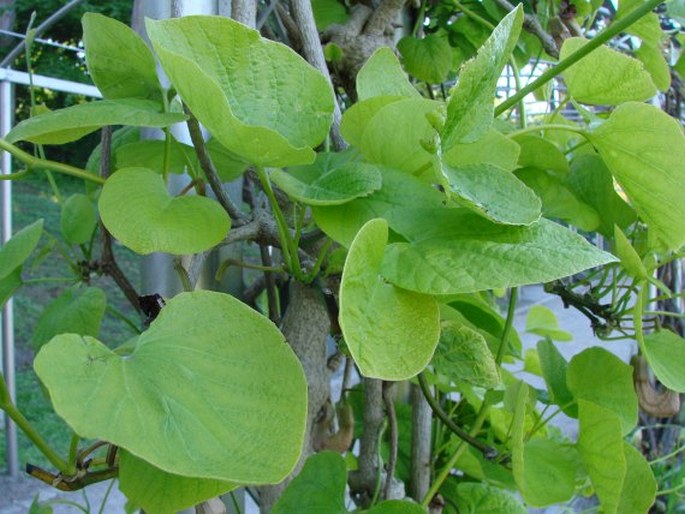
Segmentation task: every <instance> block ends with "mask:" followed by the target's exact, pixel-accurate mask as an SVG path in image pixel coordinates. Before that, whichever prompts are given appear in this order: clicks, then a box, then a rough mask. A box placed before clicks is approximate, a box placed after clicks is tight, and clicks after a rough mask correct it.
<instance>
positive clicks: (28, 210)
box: [0, 175, 140, 469]
mask: <svg viewBox="0 0 685 514" xmlns="http://www.w3.org/2000/svg"><path fill="white" fill-rule="evenodd" d="M56 179H57V183H58V186H59V189H60V193H61V195H62V197H63V198H67V197H68V196H70V195H71V194H74V193H83V192H84V186H83V183H82V182H81V181H78V180H74V179H71V178H70V177H61V176H60V177H56ZM12 198H13V206H12V207H13V208H12V213H13V227H14V231H15V232H16V231H17V230H19V229H21V228H23V227H24V226H26V225H28V224H30V223H32V222H33V221H35V220H36V219H37V218H43V219H44V220H45V231H46V232H48V233H49V234H51V235H53V236H56V237H59V235H60V204H59V203H58V201H57V199H56V197H55V195H54V194H53V193H52V190H51V188H50V186H49V184H48V183H47V181H46V180H45V178H44V177H42V176H40V175H33V176H30V178H28V179H26V180H22V181H17V182H14V183H13V195H12ZM48 241H49V238H48V237H45V236H43V238H42V239H41V245H39V249H40V246H42V245H44V244H46V243H47V242H48ZM95 247H97V244H96V245H95ZM71 250H72V253H73V254H74V255H75V256H78V255H79V249H78V248H72V249H71ZM114 252H115V255H116V256H117V261H118V262H119V265H120V266H121V268H122V269H123V271H124V273H126V275H127V276H128V277H129V279H130V280H131V282H132V283H133V284H134V285H137V284H138V283H139V281H140V275H139V269H138V268H139V257H138V256H136V255H135V254H133V253H132V252H130V251H129V250H127V249H126V248H123V247H121V246H119V245H116V244H115V247H114ZM34 264H35V265H32V264H29V265H27V266H25V269H24V274H23V277H24V279H32V278H45V277H65V276H70V275H71V271H70V268H69V264H68V262H67V261H66V260H65V259H64V257H63V256H62V255H60V253H59V252H57V251H56V250H55V249H54V248H53V250H52V251H51V252H50V253H49V254H48V255H47V257H46V258H44V259H41V260H40V261H39V262H36V263H34ZM91 285H93V286H97V287H100V288H102V289H103V290H104V291H105V293H106V295H107V302H108V305H110V306H112V307H114V308H115V309H117V310H118V311H120V312H122V313H124V314H125V315H126V316H128V317H129V318H130V319H131V320H133V321H134V322H135V323H136V324H139V323H138V316H137V314H136V313H135V311H134V310H133V308H132V307H131V306H130V305H129V304H128V302H127V300H126V299H125V297H124V295H123V294H122V293H121V291H120V290H119V289H118V288H117V286H116V285H115V284H114V282H113V281H112V280H111V279H109V278H108V277H98V276H94V277H92V278H91ZM66 287H69V283H64V282H62V283H48V284H35V285H33V284H32V285H25V286H23V287H22V288H21V289H20V290H19V291H18V292H17V294H16V295H15V297H14V322H15V349H16V357H17V358H16V367H17V405H18V406H19V408H20V410H21V411H22V412H23V413H24V415H25V416H26V417H27V418H28V419H29V421H31V422H32V423H33V424H34V425H35V426H36V428H37V429H38V431H39V432H40V433H41V434H42V436H43V437H44V438H45V439H46V440H47V441H48V442H49V443H50V444H51V445H52V446H53V448H55V449H56V450H57V451H58V452H59V453H60V454H63V455H64V456H66V454H67V452H68V448H69V441H70V438H71V431H70V429H69V428H68V427H67V425H66V424H65V423H64V421H62V420H61V419H60V418H59V417H58V416H57V415H56V414H55V413H54V412H53V410H52V407H51V405H50V401H49V399H48V398H47V395H46V394H45V392H44V391H43V389H42V388H41V386H40V383H39V381H38V378H37V377H36V375H35V373H34V372H33V370H32V367H31V363H32V361H33V353H34V352H33V344H32V339H33V331H34V328H35V326H36V322H37V321H38V318H39V316H40V314H41V312H42V311H43V309H44V308H45V307H46V306H47V305H48V304H49V303H50V302H51V301H52V300H53V299H55V298H56V297H57V296H59V295H60V294H61V292H62V291H63V290H64V289H65V288H66ZM131 336H132V332H131V330H130V328H129V327H128V326H127V325H126V324H125V323H124V322H123V321H121V320H120V319H118V318H117V317H115V316H113V315H112V314H110V313H109V312H107V313H106V314H105V317H104V319H103V321H102V325H101V327H100V334H99V339H100V340H101V341H103V342H105V343H108V344H110V345H114V344H115V343H120V342H123V341H125V340H127V339H129V338H130V337H131ZM3 431H4V427H0V469H2V467H3V464H4V463H5V462H6V461H5V452H6V445H5V437H4V432H3ZM19 458H20V463H21V465H25V464H26V463H27V462H30V463H32V464H35V465H38V466H41V467H45V468H46V469H50V465H49V463H48V462H47V460H46V459H45V458H44V457H43V455H42V454H41V453H40V452H38V450H36V448H35V447H34V446H33V445H32V444H31V442H30V441H29V440H28V439H27V438H26V437H25V436H24V435H23V434H21V433H20V434H19Z"/></svg>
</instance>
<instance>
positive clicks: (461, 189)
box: [442, 164, 542, 225]
mask: <svg viewBox="0 0 685 514" xmlns="http://www.w3.org/2000/svg"><path fill="white" fill-rule="evenodd" d="M442 170H443V174H444V175H445V176H446V177H447V179H448V180H449V185H450V190H451V191H452V192H454V193H456V194H457V195H458V196H459V199H460V200H461V203H463V204H464V205H465V206H466V207H468V208H469V209H471V210H473V211H475V212H477V213H478V214H480V215H481V216H483V217H485V218H487V219H489V220H491V221H494V222H495V223H502V224H506V225H532V224H533V223H535V222H536V221H538V220H539V219H540V208H541V205H542V204H541V202H540V198H538V196H537V195H536V194H535V193H534V192H533V190H531V189H530V188H529V187H528V186H526V185H525V184H524V183H523V182H521V181H520V180H519V179H518V178H516V175H514V174H513V173H511V172H510V171H506V170H503V169H501V168H498V167H496V166H492V165H490V164H472V165H469V166H463V167H460V168H452V167H450V166H446V165H443V168H442Z"/></svg>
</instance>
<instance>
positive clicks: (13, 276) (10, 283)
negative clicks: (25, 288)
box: [0, 266, 24, 306]
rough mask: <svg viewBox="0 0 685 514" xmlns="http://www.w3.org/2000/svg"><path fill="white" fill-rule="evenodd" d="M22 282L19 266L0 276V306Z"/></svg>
mask: <svg viewBox="0 0 685 514" xmlns="http://www.w3.org/2000/svg"><path fill="white" fill-rule="evenodd" d="M23 283H24V282H23V281H22V279H21V266H19V267H17V268H15V269H14V270H12V271H10V272H9V273H6V274H5V276H3V277H2V278H0V306H3V305H5V302H6V301H7V300H9V299H10V298H11V297H12V295H13V294H14V292H15V291H16V290H17V289H19V288H20V287H21V286H22V284H23Z"/></svg>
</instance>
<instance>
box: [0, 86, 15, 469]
mask: <svg viewBox="0 0 685 514" xmlns="http://www.w3.org/2000/svg"><path fill="white" fill-rule="evenodd" d="M13 114H14V85H13V84H12V83H11V82H9V81H6V80H3V81H2V82H0V136H4V135H5V134H7V133H8V132H9V131H10V128H11V127H12V118H13ZM1 159H2V160H1V163H2V173H3V174H5V175H7V174H9V173H12V156H11V155H10V154H9V152H3V153H2V158H1ZM0 207H1V208H2V222H1V229H2V230H1V232H2V244H3V245H4V244H5V243H6V242H7V241H8V240H9V238H10V237H12V181H11V180H3V181H1V183H0ZM14 371H15V370H14V310H13V305H12V299H11V298H10V299H9V300H7V303H6V304H5V306H4V308H3V309H2V372H3V375H4V377H5V382H7V388H8V390H9V393H10V398H11V399H12V401H16V381H15V374H14ZM5 441H6V445H7V472H8V474H9V475H10V476H13V477H14V476H17V475H18V474H19V452H18V448H17V427H16V426H15V424H14V423H13V422H12V420H10V419H9V416H5Z"/></svg>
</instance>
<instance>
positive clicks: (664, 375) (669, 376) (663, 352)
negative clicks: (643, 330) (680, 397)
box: [643, 329, 685, 393]
mask: <svg viewBox="0 0 685 514" xmlns="http://www.w3.org/2000/svg"><path fill="white" fill-rule="evenodd" d="M643 350H644V352H645V356H646V357H647V361H648V362H649V365H650V366H651V368H652V370H653V371H654V374H655V375H656V377H657V378H658V379H659V381H660V382H661V383H662V384H664V385H665V386H666V387H668V388H669V389H672V390H674V391H678V392H679V393H685V339H683V338H682V337H680V336H679V335H678V334H676V333H674V332H671V331H670V330H666V329H664V330H660V331H658V332H655V333H653V334H648V335H646V336H645V345H644V349H643Z"/></svg>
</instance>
